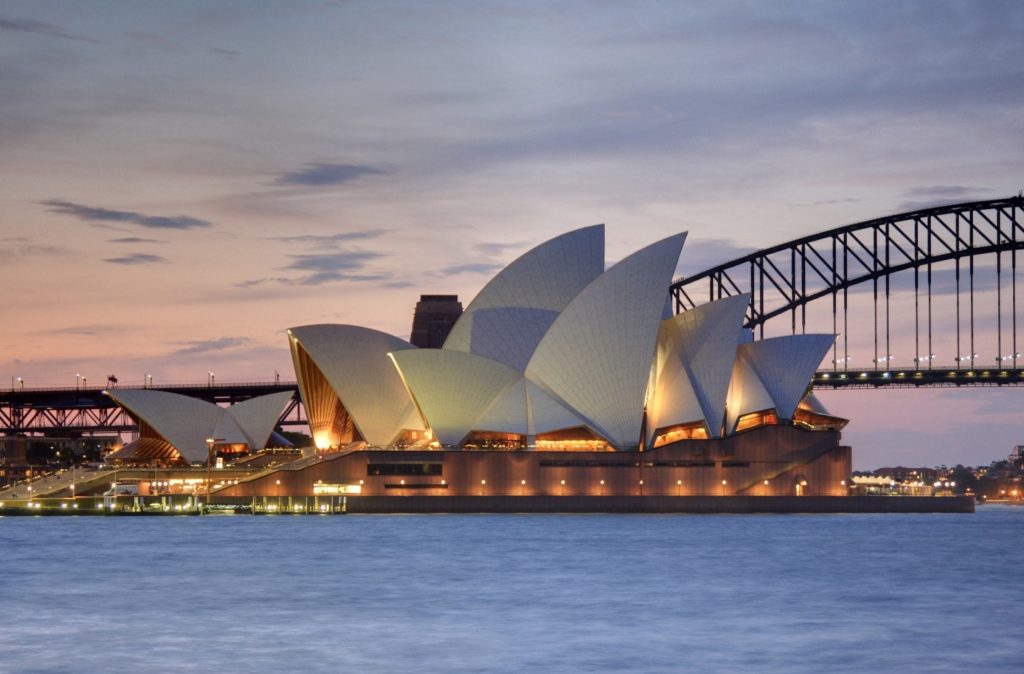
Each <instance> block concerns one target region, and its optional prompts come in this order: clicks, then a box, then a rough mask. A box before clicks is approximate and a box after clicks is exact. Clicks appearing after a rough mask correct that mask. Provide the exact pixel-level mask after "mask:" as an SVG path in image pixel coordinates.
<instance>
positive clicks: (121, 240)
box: [107, 236, 163, 243]
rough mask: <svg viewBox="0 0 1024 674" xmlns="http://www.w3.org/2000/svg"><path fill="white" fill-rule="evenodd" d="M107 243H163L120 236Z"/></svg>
mask: <svg viewBox="0 0 1024 674" xmlns="http://www.w3.org/2000/svg"><path fill="white" fill-rule="evenodd" d="M107 243H163V241H160V240H159V239H147V238H145V237H142V236H122V237H119V238H117V239H107Z"/></svg>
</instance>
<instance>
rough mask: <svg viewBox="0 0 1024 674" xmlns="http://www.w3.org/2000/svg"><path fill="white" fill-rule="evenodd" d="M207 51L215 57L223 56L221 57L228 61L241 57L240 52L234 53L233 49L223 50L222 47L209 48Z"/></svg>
mask: <svg viewBox="0 0 1024 674" xmlns="http://www.w3.org/2000/svg"><path fill="white" fill-rule="evenodd" d="M209 51H210V53H211V54H215V55H217V56H223V57H225V58H229V59H233V58H235V57H237V56H241V55H242V52H239V51H235V50H234V49H224V48H223V47H209Z"/></svg>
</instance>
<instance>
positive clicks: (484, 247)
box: [473, 241, 529, 255]
mask: <svg viewBox="0 0 1024 674" xmlns="http://www.w3.org/2000/svg"><path fill="white" fill-rule="evenodd" d="M527 245H529V242H528V241H514V242H512V243H488V242H484V243H478V244H476V245H475V246H473V250H475V251H476V252H478V253H480V254H481V255H504V254H505V253H506V252H508V251H510V250H520V249H522V248H525V247H526V246H527Z"/></svg>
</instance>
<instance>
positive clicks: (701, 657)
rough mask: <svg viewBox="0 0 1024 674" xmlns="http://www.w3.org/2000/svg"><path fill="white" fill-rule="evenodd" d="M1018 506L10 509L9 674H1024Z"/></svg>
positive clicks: (0, 663) (1, 526) (6, 522)
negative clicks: (105, 513)
mask: <svg viewBox="0 0 1024 674" xmlns="http://www.w3.org/2000/svg"><path fill="white" fill-rule="evenodd" d="M1022 540H1024V508H1020V507H1016V508H1015V507H1012V506H998V505H996V506H992V505H989V506H984V507H981V508H979V509H978V512H977V513H976V514H973V515H943V514H935V515H719V516H693V515H689V516H688V515H660V516H657V515H476V516H474V515H421V516H382V515H381V516H374V515H349V516H323V517H291V516H279V517H246V516H211V517H181V518H176V517H168V518H96V517H7V518H0V550H2V551H3V561H4V568H3V571H2V573H0V672H12V673H14V672H18V673H20V672H69V671H70V672H128V671H133V672H138V671H153V672H200V671H201V672H291V671H304V672H339V671H370V672H377V671H379V672H425V671H438V672H521V671H535V672H577V671H630V672H679V671H692V672H747V671H750V672H808V673H810V672H815V673H818V672H879V671H900V672H962V671H974V672H990V673H993V672H1019V671H1021V666H1022V662H1024V644H1022V641H1021V639H1020V609H1021V606H1024V582H1022V581H1024V572H1022V571H1021V568H1022V567H1021V558H1020V550H1021V541H1022Z"/></svg>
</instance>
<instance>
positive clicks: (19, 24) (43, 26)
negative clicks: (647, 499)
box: [0, 16, 99, 43]
mask: <svg viewBox="0 0 1024 674" xmlns="http://www.w3.org/2000/svg"><path fill="white" fill-rule="evenodd" d="M0 30H6V31H10V32H14V33H32V34H35V35H44V36H46V37H59V38H63V39H65V40H77V41H79V42H95V43H98V42H99V40H94V39H92V38H90V37H83V36H81V35H75V34H73V33H68V32H67V31H64V30H61V29H60V28H58V27H57V26H54V25H53V24H52V23H46V22H45V21H34V20H32V19H19V18H16V17H10V16H7V17H5V16H0Z"/></svg>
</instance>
